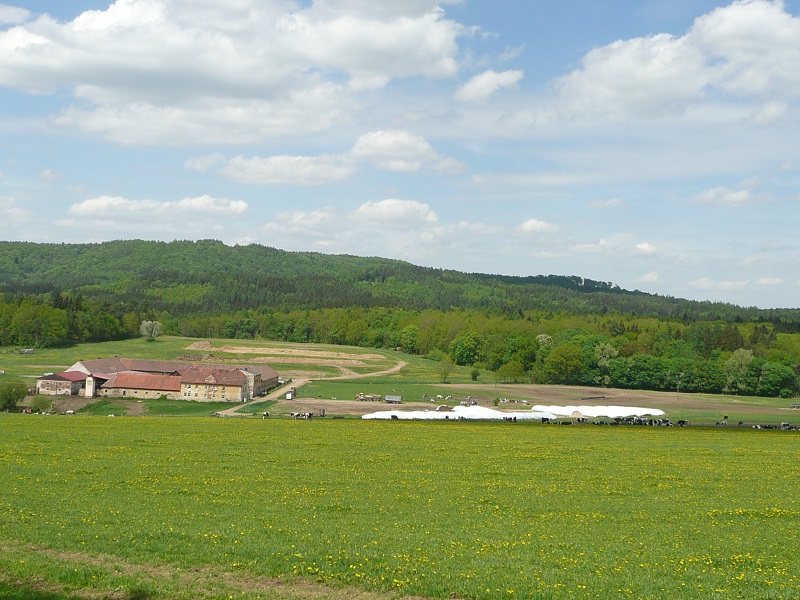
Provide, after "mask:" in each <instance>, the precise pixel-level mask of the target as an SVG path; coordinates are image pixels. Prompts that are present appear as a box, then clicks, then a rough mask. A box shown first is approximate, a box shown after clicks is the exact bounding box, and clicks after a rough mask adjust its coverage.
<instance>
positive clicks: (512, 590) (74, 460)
mask: <svg viewBox="0 0 800 600" xmlns="http://www.w3.org/2000/svg"><path fill="white" fill-rule="evenodd" d="M191 343H192V342H191V341H189V340H187V339H185V338H165V339H164V340H163V341H159V342H157V343H154V344H143V343H141V342H140V341H138V340H131V341H128V342H117V343H114V344H94V345H87V346H82V347H81V348H80V352H81V353H82V354H84V355H86V356H102V355H116V354H119V355H128V356H139V357H153V358H155V357H156V356H157V357H158V358H164V359H171V360H174V359H176V358H178V357H186V356H191V357H194V359H195V360H200V359H199V358H197V357H198V356H206V355H207V356H212V355H213V360H214V361H218V362H219V361H222V362H226V361H229V362H237V363H241V362H247V361H258V362H267V363H269V364H274V365H275V368H276V369H277V370H278V371H279V373H280V375H281V376H282V377H283V378H284V379H289V378H291V379H292V382H291V383H290V384H287V386H288V385H292V386H296V387H297V397H296V398H295V399H293V400H286V398H285V394H284V392H285V390H286V389H287V388H280V389H278V390H275V391H274V392H272V393H271V394H269V395H268V396H266V397H264V398H258V399H256V400H257V401H254V402H250V403H246V404H238V403H237V404H233V405H230V403H199V402H188V401H169V400H158V399H148V400H144V401H140V402H137V401H130V400H127V401H123V400H120V399H94V400H90V399H83V398H77V397H76V398H71V397H70V398H68V399H57V406H59V407H60V408H61V409H62V410H61V412H64V410H63V409H64V408H66V407H70V410H74V411H75V412H76V414H75V415H74V416H62V415H23V414H0V432H2V436H0V468H1V469H2V473H3V482H2V484H0V598H13V599H17V600H62V599H73V598H85V599H94V598H112V599H119V600H145V599H150V600H157V599H173V598H175V599H187V600H188V599H190V598H191V599H194V598H209V599H212V598H213V599H216V598H229V599H230V598H263V599H267V600H271V599H287V600H294V599H322V598H330V599H337V600H342V599H345V598H347V599H350V598H356V599H362V600H388V599H393V598H400V597H411V598H416V599H419V598H459V599H468V598H475V599H478V598H481V599H482V598H520V597H523V598H531V597H535V598H617V597H626V596H630V597H634V598H666V597H669V598H699V597H703V598H706V597H710V598H775V599H777V598H796V597H800V552H799V550H800V543H798V542H797V540H796V536H794V534H793V533H792V532H793V530H794V528H795V527H796V524H797V523H798V518H799V517H800V499H798V496H797V493H796V487H797V481H798V478H799V477H798V476H800V464H798V461H797V460H796V454H797V448H798V442H799V441H800V437H798V435H799V434H798V432H797V431H779V430H759V431H757V430H754V429H752V428H751V426H750V425H751V424H754V423H769V424H773V425H775V424H778V423H781V422H784V421H789V422H794V424H797V422H798V420H800V411H798V410H797V409H791V408H790V407H789V406H790V405H789V404H788V403H787V402H786V401H785V400H782V399H774V398H746V397H732V396H711V395H697V394H684V393H680V394H679V393H676V392H673V393H665V392H641V391H635V390H614V389H607V388H585V387H570V386H542V385H530V384H527V385H522V384H517V385H503V384H498V383H495V382H494V381H491V380H488V376H487V375H486V374H481V375H480V377H479V378H478V381H473V380H472V378H471V377H470V374H469V372H468V371H467V370H466V369H457V370H456V371H455V372H454V373H453V374H452V377H451V379H450V382H448V383H442V382H441V381H439V380H438V378H437V376H436V373H435V363H432V362H431V361H428V360H425V359H423V358H420V357H415V356H411V355H407V354H403V353H400V352H394V351H385V350H382V351H380V353H378V352H376V351H374V350H368V349H362V348H346V347H341V346H336V347H331V346H323V345H297V344H278V343H273V342H270V343H268V344H266V343H264V342H241V343H239V342H238V341H237V345H236V346H231V345H226V344H225V343H223V342H207V343H202V344H199V345H197V346H194V347H189V344H191ZM74 353H75V350H73V351H72V354H70V353H69V351H68V350H63V349H61V350H42V351H37V353H36V354H35V355H19V354H15V355H9V356H3V357H2V358H3V360H4V364H3V365H2V366H3V367H5V369H6V370H7V371H8V372H9V373H10V374H12V375H14V376H18V377H28V378H33V377H35V376H36V375H37V374H41V372H42V371H43V370H57V367H59V366H61V367H62V368H63V365H68V364H71V362H73V361H74V360H77V359H78V358H80V356H74ZM198 353H200V354H199V355H198ZM361 394H364V397H365V398H366V397H367V396H370V395H375V396H378V395H380V396H382V397H385V396H386V395H398V396H401V397H402V398H403V401H402V402H403V403H402V404H401V405H399V406H395V407H393V409H398V410H421V409H432V408H435V407H436V405H438V404H449V405H456V404H458V403H459V401H460V400H461V399H464V398H466V397H468V396H469V397H470V398H472V399H475V400H476V401H477V402H478V403H479V405H481V406H485V407H493V408H498V409H500V410H517V411H518V410H525V409H527V407H526V406H525V404H524V403H525V402H527V403H528V404H529V405H533V404H545V405H548V404H560V405H569V404H586V403H594V404H598V405H599V404H603V405H619V406H647V407H653V408H658V409H661V410H664V411H665V412H666V413H667V416H668V417H669V418H670V419H672V420H673V421H677V420H678V419H688V420H689V421H690V423H691V425H695V426H692V427H687V428H679V427H673V428H651V427H593V426H591V425H580V426H575V427H558V426H554V425H542V424H539V423H528V422H526V423H514V424H510V423H505V422H499V423H498V422H459V421H451V422H448V423H445V422H398V421H391V422H388V421H383V422H379V421H363V420H361V419H360V416H361V415H363V414H366V413H369V412H374V411H378V410H384V409H385V407H386V404H385V403H384V402H376V401H362V400H358V399H357V398H358V397H360V396H361ZM506 401H507V402H506ZM323 410H324V412H326V413H327V415H328V417H331V418H328V417H326V418H314V419H312V420H308V421H302V422H298V421H294V420H290V419H288V418H286V417H288V416H289V414H290V413H291V412H300V413H303V412H310V413H313V414H315V415H316V416H317V417H318V416H319V415H320V414H321V413H322V412H323ZM262 411H269V412H270V414H271V417H270V418H269V419H263V418H261V416H262ZM212 412H215V413H220V414H223V413H226V414H230V415H233V416H236V417H239V418H224V419H220V418H210V415H211V414H212ZM108 414H115V415H126V416H127V417H130V418H117V419H109V418H107V415H108ZM178 416H179V417H182V418H160V417H178ZM723 416H724V417H727V422H728V424H729V426H727V427H715V426H714V423H715V421H716V422H718V421H719V420H720V419H721V418H723ZM332 417H337V418H332ZM739 420H741V421H743V422H744V423H745V424H746V426H742V427H737V426H735V425H736V423H737V421H739ZM697 425H709V426H697Z"/></svg>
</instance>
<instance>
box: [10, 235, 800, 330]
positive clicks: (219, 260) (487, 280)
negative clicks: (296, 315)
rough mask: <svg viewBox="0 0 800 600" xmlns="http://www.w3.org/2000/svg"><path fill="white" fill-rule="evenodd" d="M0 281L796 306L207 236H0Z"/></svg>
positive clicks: (580, 305)
mask: <svg viewBox="0 0 800 600" xmlns="http://www.w3.org/2000/svg"><path fill="white" fill-rule="evenodd" d="M0 292H2V293H5V294H7V295H8V294H10V295H14V296H19V295H25V296H27V295H42V294H52V293H69V294H75V293H79V294H80V295H81V296H82V297H84V298H91V299H94V300H98V301H101V302H104V303H108V304H109V305H119V304H124V305H125V306H126V307H128V308H129V309H130V308H132V309H134V310H137V311H139V312H141V311H143V310H153V311H158V312H164V311H166V312H168V313H170V314H171V315H176V316H178V315H196V314H206V315H208V314H230V313H233V312H236V311H241V310H247V309H252V310H264V309H268V310H297V309H318V308H344V307H361V308H371V307H377V306H384V307H392V308H403V309H409V310H425V309H432V310H451V309H463V310H481V311H488V312H492V313H497V314H514V313H520V314H521V313H522V312H524V311H530V310H535V311H554V312H559V313H566V314H574V315H587V314H609V313H611V314H615V313H616V314H621V315H634V316H649V317H656V318H667V319H680V320H683V321H684V322H687V321H706V320H725V321H731V322H771V323H774V324H775V325H776V327H777V328H778V329H780V330H786V331H798V330H800V310H798V309H770V310H759V309H756V308H752V307H738V306H734V305H730V304H724V303H712V302H696V301H689V300H683V299H678V298H671V297H664V296H657V295H652V294H646V293H643V292H639V291H626V290H622V289H620V288H619V287H617V286H615V285H614V284H612V283H608V282H600V281H592V280H589V279H584V278H582V277H577V276H556V275H546V276H545V275H539V276H531V277H511V276H504V275H490V274H476V273H472V274H470V273H461V272H457V271H449V270H441V269H432V268H425V267H419V266H415V265H412V264H410V263H407V262H403V261H399V260H390V259H383V258H374V257H372V258H364V257H357V256H346V255H344V256H342V255H339V256H335V255H325V254H319V253H313V252H287V251H283V250H278V249H275V248H269V247H265V246H260V245H255V244H253V245H247V246H233V247H231V246H226V245H225V244H223V243H221V242H218V241H214V240H201V241H197V242H191V241H175V242H169V243H166V242H154V241H142V240H125V241H113V242H104V243H100V244H34V243H26V242H0Z"/></svg>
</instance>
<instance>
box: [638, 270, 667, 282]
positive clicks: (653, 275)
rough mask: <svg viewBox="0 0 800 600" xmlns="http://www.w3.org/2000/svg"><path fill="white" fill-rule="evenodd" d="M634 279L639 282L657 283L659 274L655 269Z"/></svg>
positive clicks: (659, 277) (659, 279)
mask: <svg viewBox="0 0 800 600" xmlns="http://www.w3.org/2000/svg"><path fill="white" fill-rule="evenodd" d="M636 281H637V282H639V283H659V282H660V281H661V276H660V275H659V274H658V272H657V271H650V272H649V273H645V274H644V275H642V276H641V277H639V279H637V280H636Z"/></svg>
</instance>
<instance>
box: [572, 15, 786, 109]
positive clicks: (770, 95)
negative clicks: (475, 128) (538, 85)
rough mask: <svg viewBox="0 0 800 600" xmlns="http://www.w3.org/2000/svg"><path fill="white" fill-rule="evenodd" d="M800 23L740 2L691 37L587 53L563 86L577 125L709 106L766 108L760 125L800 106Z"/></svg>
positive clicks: (701, 21)
mask: <svg viewBox="0 0 800 600" xmlns="http://www.w3.org/2000/svg"><path fill="white" fill-rule="evenodd" d="M798 47H800V19H798V18H797V17H794V16H792V15H791V14H790V13H788V12H787V11H786V8H785V5H784V3H783V2H782V1H781V0H737V1H735V2H733V3H732V4H730V5H729V6H725V7H720V8H717V9H715V10H713V11H711V12H710V13H708V14H705V15H703V16H701V17H699V18H698V19H696V20H695V22H694V24H693V26H692V27H691V29H690V30H689V31H688V32H687V33H686V34H685V35H683V36H680V37H678V36H673V35H669V34H657V35H652V36H648V37H637V38H632V39H628V40H619V41H616V42H614V43H612V44H609V45H607V46H602V47H599V48H596V49H594V50H592V51H590V52H589V53H587V54H586V55H585V56H584V57H583V59H582V61H581V66H580V67H579V68H578V69H575V70H574V71H573V72H572V73H570V74H569V75H567V76H565V77H562V78H560V79H559V80H557V81H556V89H557V90H558V93H559V101H560V102H561V103H563V106H564V109H562V110H563V111H566V112H567V113H568V114H569V116H570V118H576V119H593V118H597V117H611V118H626V119H627V118H645V119H653V118H660V117H665V116H674V115H682V114H684V113H685V112H686V111H687V110H688V109H690V108H691V107H693V106H697V105H700V104H702V103H703V102H705V101H706V100H707V99H708V98H711V97H717V98H718V97H719V96H720V95H722V96H723V97H724V96H725V95H727V96H730V97H731V98H733V99H747V100H764V104H763V107H762V109H761V110H759V111H756V112H755V113H754V115H753V117H752V119H753V120H754V121H755V122H758V121H760V122H768V121H771V120H774V119H776V118H779V117H781V116H782V115H783V113H784V111H785V109H784V108H783V102H785V101H786V99H794V100H797V99H798V98H800V80H799V79H798V77H797V76H796V65H797V48H798Z"/></svg>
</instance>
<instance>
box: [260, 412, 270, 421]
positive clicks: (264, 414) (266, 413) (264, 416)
mask: <svg viewBox="0 0 800 600" xmlns="http://www.w3.org/2000/svg"><path fill="white" fill-rule="evenodd" d="M268 417H269V413H268V412H264V413H261V418H262V419H266V418H268Z"/></svg>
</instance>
